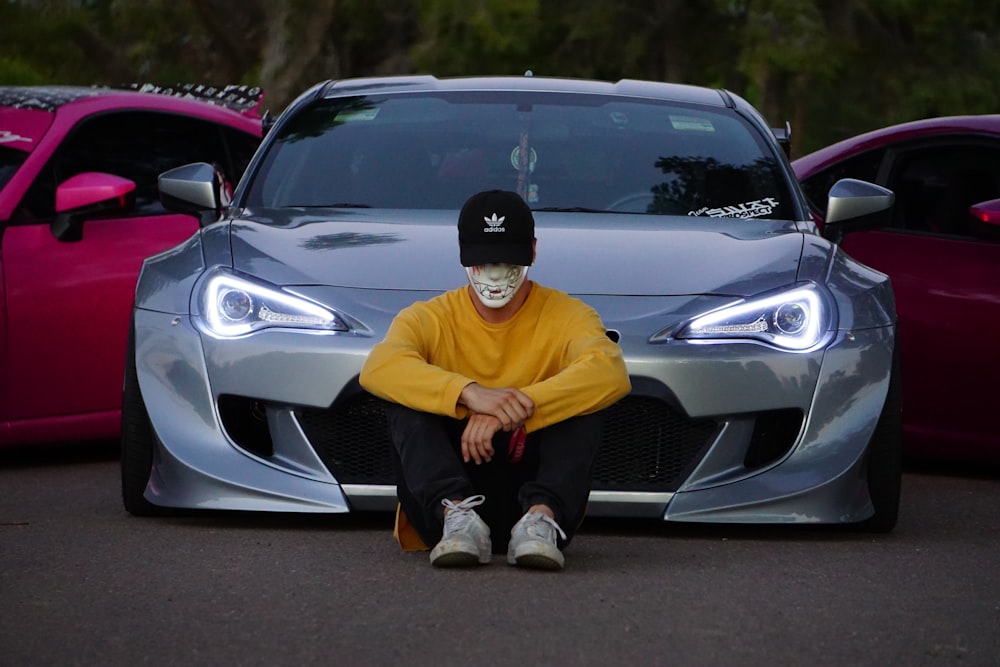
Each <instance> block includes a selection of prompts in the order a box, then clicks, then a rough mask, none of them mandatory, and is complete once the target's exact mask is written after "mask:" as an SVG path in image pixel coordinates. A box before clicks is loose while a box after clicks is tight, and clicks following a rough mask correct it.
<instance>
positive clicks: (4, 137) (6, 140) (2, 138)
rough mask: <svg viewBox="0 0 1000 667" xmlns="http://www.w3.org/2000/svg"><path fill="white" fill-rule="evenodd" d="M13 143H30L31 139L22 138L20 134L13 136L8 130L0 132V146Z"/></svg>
mask: <svg viewBox="0 0 1000 667" xmlns="http://www.w3.org/2000/svg"><path fill="white" fill-rule="evenodd" d="M15 141H25V142H27V143H29V144H30V143H31V139H30V138H28V137H22V136H21V135H20V134H14V133H13V132H10V131H9V130H0V144H10V143H13V142H15Z"/></svg>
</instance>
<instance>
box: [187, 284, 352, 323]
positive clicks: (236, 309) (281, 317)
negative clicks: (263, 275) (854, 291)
mask: <svg viewBox="0 0 1000 667" xmlns="http://www.w3.org/2000/svg"><path fill="white" fill-rule="evenodd" d="M200 297H201V298H200V306H201V317H200V318H198V319H197V321H198V323H199V324H201V327H202V329H203V330H206V331H207V332H208V333H210V334H212V335H215V336H223V337H227V338H229V337H234V336H243V335H245V334H248V333H251V332H253V331H258V330H260V329H266V328H268V327H282V328H286V329H312V330H319V331H350V327H349V326H348V325H347V323H346V322H345V320H344V318H342V317H341V316H340V315H338V314H337V313H335V312H333V311H331V310H329V309H327V308H324V307H323V306H320V305H319V304H317V303H315V302H313V301H309V300H307V299H304V298H302V297H300V296H296V295H294V294H291V293H289V292H285V291H282V290H281V289H279V288H277V287H274V286H271V285H267V284H265V283H262V282H258V281H254V280H250V279H248V278H243V277H240V276H237V275H235V274H232V273H229V272H227V271H216V272H214V273H212V274H211V275H210V276H209V277H208V278H207V279H206V280H205V281H204V283H202V286H201V294H200Z"/></svg>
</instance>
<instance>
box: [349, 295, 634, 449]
mask: <svg viewBox="0 0 1000 667" xmlns="http://www.w3.org/2000/svg"><path fill="white" fill-rule="evenodd" d="M472 298H473V297H472V296H471V295H470V294H469V293H468V289H467V287H460V288H458V289H455V290H451V291H450V292H446V293H444V294H442V295H440V296H438V297H435V298H433V299H431V300H429V301H421V302H418V303H414V304H413V305H411V306H409V307H407V308H405V309H404V310H402V311H401V312H400V313H399V315H397V316H396V318H395V319H394V320H393V322H392V324H391V325H390V327H389V331H388V332H386V336H385V339H384V340H383V341H382V342H380V343H378V344H377V345H375V347H374V348H372V351H371V354H369V356H368V359H367V361H366V362H365V365H364V368H363V369H362V371H361V386H363V387H364V388H365V389H367V390H368V391H369V392H371V393H372V394H375V395H376V396H379V397H381V398H384V399H386V400H389V401H392V402H394V403H399V404H401V405H405V406H407V407H410V408H413V409H414V410H419V411H421V412H430V413H434V414H439V415H446V416H450V417H455V418H457V419H462V418H464V417H465V416H466V415H467V413H468V411H467V410H466V408H465V407H464V406H460V405H458V398H459V395H460V394H461V393H462V389H464V388H465V386H466V385H468V384H469V383H471V382H477V383H479V384H481V385H483V386H484V387H491V388H499V387H515V388H517V389H520V390H521V391H523V392H524V393H525V394H527V395H528V396H529V397H530V398H531V400H533V401H534V403H535V412H534V415H533V416H532V417H531V419H529V420H528V422H527V423H526V424H525V430H526V431H528V432H529V433H530V432H532V431H536V430H539V429H542V428H545V427H546V426H549V425H551V424H557V423H559V422H561V421H563V420H565V419H568V418H570V417H575V416H577V415H583V414H588V413H591V412H596V411H597V410H601V409H603V408H606V407H608V406H609V405H611V404H612V403H614V402H615V401H617V400H618V399H620V398H621V397H623V396H624V395H625V394H627V393H628V392H629V389H630V384H629V379H628V373H627V371H626V369H625V361H624V359H623V358H622V353H621V349H620V348H619V347H618V345H617V344H616V343H614V342H612V341H611V340H609V339H608V337H607V336H606V335H605V333H604V331H605V329H604V325H603V324H602V323H601V319H600V316H598V314H597V312H596V311H595V310H594V309H593V308H591V307H590V306H588V305H587V304H585V303H583V302H582V301H580V300H579V299H576V298H573V297H571V296H569V295H568V294H565V293H563V292H560V291H558V290H554V289H551V288H548V287H544V286H542V285H538V284H537V283H532V286H531V292H529V293H528V298H527V299H526V300H525V302H524V305H522V306H521V308H520V309H519V310H518V311H517V313H515V314H514V316H513V317H512V318H511V319H509V320H508V321H506V322H503V323H501V324H490V323H488V322H486V321H484V320H483V318H482V317H480V316H479V313H477V312H476V308H475V306H474V305H473V303H472Z"/></svg>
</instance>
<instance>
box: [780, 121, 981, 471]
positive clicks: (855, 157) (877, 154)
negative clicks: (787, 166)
mask: <svg viewBox="0 0 1000 667" xmlns="http://www.w3.org/2000/svg"><path fill="white" fill-rule="evenodd" d="M792 166H793V168H794V170H795V173H796V175H797V176H798V178H799V180H800V181H801V183H802V186H803V189H804V190H805V193H806V195H807V197H808V199H809V201H810V206H812V208H813V211H814V214H815V216H816V218H817V221H819V222H820V223H821V222H822V218H823V215H824V210H823V206H824V205H825V202H826V194H827V191H828V190H829V188H830V186H831V185H832V184H833V183H834V182H836V181H837V180H838V179H841V178H845V177H850V178H858V179H862V180H866V181H870V182H873V183H877V184H879V185H882V186H884V187H887V188H889V189H891V190H893V191H894V192H895V194H896V204H895V207H894V210H893V212H892V217H891V223H890V226H889V227H887V228H883V229H879V230H874V231H862V232H858V233H853V234H850V235H847V236H846V237H845V238H844V239H843V248H844V250H845V251H846V252H847V253H848V254H849V255H851V256H852V257H854V258H855V259H858V260H860V261H861V262H863V263H865V264H868V265H869V266H871V267H873V268H875V269H878V270H879V271H882V272H883V273H886V274H888V275H889V276H890V278H891V279H892V285H893V289H894V291H895V294H896V302H897V304H896V306H897V312H898V314H899V332H900V333H899V335H900V344H901V348H902V378H903V422H904V424H903V428H904V431H903V441H904V451H905V452H906V454H907V455H909V456H911V457H913V458H933V459H942V460H952V461H973V462H983V463H996V462H1000V430H998V429H997V428H996V420H995V419H994V416H993V411H994V410H997V409H1000V352H998V351H997V334H998V333H1000V115H990V116H964V117H951V118H935V119H931V120H922V121H917V122H912V123H906V124H903V125H897V126H894V127H888V128H884V129H880V130H876V131H874V132H869V133H867V134H863V135H860V136H857V137H853V138H851V139H847V140H845V141H842V142H840V143H837V144H834V145H832V146H828V147H826V148H824V149H822V150H819V151H816V152H815V153H812V154H810V155H806V156H804V157H801V158H799V159H797V160H795V161H794V162H793V163H792Z"/></svg>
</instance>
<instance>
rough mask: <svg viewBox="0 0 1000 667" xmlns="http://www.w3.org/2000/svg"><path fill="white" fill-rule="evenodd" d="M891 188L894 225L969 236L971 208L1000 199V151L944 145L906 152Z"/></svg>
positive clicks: (895, 167) (900, 157) (898, 162)
mask: <svg viewBox="0 0 1000 667" xmlns="http://www.w3.org/2000/svg"><path fill="white" fill-rule="evenodd" d="M887 187H889V188H890V189H892V190H893V191H894V192H895V193H896V205H895V207H894V213H893V216H894V217H893V226H894V227H897V228H900V229H907V230H911V231H920V232H931V233H935V234H947V235H952V236H968V235H970V224H971V223H972V222H973V220H972V218H971V216H970V215H969V210H968V209H969V207H970V206H971V205H973V204H977V203H979V202H982V201H986V200H988V199H997V198H1000V147H994V146H987V145H971V144H969V145H947V146H946V145H941V146H927V147H921V148H915V149H912V150H907V151H903V152H901V153H900V154H899V155H898V157H897V158H896V159H895V160H894V162H893V166H892V171H891V174H890V175H889V180H888V183H887Z"/></svg>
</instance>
